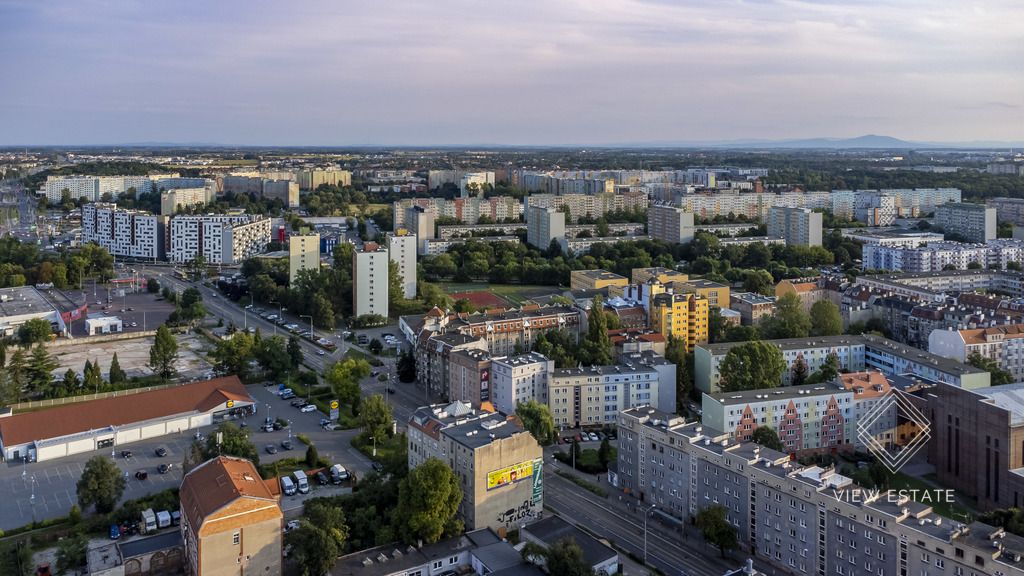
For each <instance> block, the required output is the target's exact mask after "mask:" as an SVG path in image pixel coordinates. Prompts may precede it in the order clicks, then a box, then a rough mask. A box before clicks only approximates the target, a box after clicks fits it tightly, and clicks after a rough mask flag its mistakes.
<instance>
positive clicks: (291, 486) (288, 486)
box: [281, 476, 295, 496]
mask: <svg viewBox="0 0 1024 576" xmlns="http://www.w3.org/2000/svg"><path fill="white" fill-rule="evenodd" d="M281 491H282V492H284V494H285V496H294V495H295V483H294V482H292V479H291V477H290V476H282V477H281Z"/></svg>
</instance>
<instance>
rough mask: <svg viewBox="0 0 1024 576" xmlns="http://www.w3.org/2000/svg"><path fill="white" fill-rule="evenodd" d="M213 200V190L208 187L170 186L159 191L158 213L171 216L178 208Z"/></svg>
mask: <svg viewBox="0 0 1024 576" xmlns="http://www.w3.org/2000/svg"><path fill="white" fill-rule="evenodd" d="M210 202H213V190H212V189H210V188H208V187H205V186H203V187H200V188H172V189H170V190H165V191H163V192H161V193H160V214H162V215H164V216H172V215H174V213H175V212H177V211H178V208H187V207H189V206H204V205H206V204H209V203H210Z"/></svg>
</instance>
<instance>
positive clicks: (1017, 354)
mask: <svg viewBox="0 0 1024 576" xmlns="http://www.w3.org/2000/svg"><path fill="white" fill-rule="evenodd" d="M928 351H929V352H931V353H932V354H938V355H939V356H942V357H943V358H952V359H954V360H957V361H959V362H967V359H968V358H969V357H970V356H971V355H972V354H974V353H975V352H977V353H978V354H979V355H981V356H982V357H983V358H988V359H989V360H993V361H994V362H995V363H996V365H997V366H999V368H1000V369H1002V370H1006V371H1007V372H1009V373H1010V374H1011V375H1012V376H1013V380H1014V382H1020V381H1024V324H1008V325H1004V326H991V327H988V328H975V329H972V330H952V329H949V330H934V331H932V333H931V334H930V335H929V336H928Z"/></svg>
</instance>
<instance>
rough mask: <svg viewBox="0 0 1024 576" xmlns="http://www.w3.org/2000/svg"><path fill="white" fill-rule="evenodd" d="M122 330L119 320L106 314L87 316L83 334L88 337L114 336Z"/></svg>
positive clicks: (122, 326)
mask: <svg viewBox="0 0 1024 576" xmlns="http://www.w3.org/2000/svg"><path fill="white" fill-rule="evenodd" d="M123 330H124V325H123V323H122V322H121V319H120V318H118V317H117V316H107V315H106V314H89V316H88V317H87V318H86V319H85V333H86V334H88V335H89V336H96V335H97V334H115V333H117V332H121V331H123Z"/></svg>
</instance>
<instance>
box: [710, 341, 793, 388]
mask: <svg viewBox="0 0 1024 576" xmlns="http://www.w3.org/2000/svg"><path fill="white" fill-rule="evenodd" d="M785 371H786V360H785V358H783V356H782V351H781V350H779V348H778V347H777V346H775V345H774V344H769V343H767V342H762V341H760V340H755V341H754V342H747V343H746V344H740V345H739V346H734V347H733V348H732V349H731V350H729V352H728V353H727V354H726V355H725V358H724V359H723V360H722V366H721V368H720V369H719V372H720V374H721V383H720V389H721V391H722V392H737V391H740V390H757V389H761V388H774V387H776V386H779V385H780V384H781V379H782V374H783V372H785Z"/></svg>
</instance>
